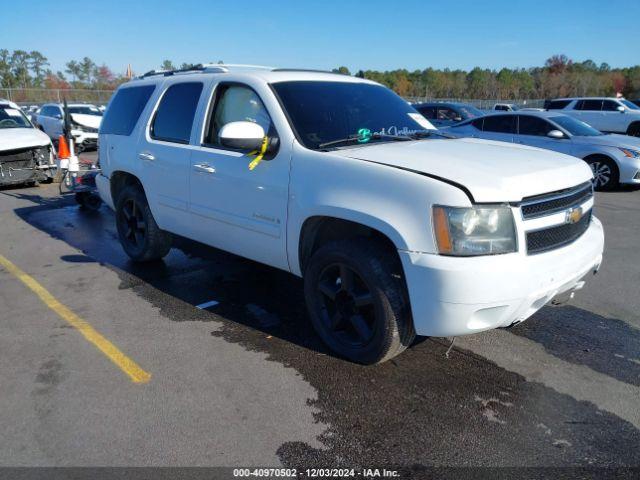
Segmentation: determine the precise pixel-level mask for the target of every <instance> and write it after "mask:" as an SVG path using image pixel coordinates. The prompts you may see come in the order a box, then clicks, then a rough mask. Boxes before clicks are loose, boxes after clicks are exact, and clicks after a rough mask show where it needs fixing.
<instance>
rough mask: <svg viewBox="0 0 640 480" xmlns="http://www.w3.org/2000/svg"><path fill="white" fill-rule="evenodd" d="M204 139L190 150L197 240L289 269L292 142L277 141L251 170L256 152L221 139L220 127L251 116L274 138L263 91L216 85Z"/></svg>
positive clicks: (192, 217) (222, 84)
mask: <svg viewBox="0 0 640 480" xmlns="http://www.w3.org/2000/svg"><path fill="white" fill-rule="evenodd" d="M209 109H210V110H209V114H208V116H207V118H208V119H209V120H208V124H207V125H205V134H204V141H203V145H202V146H201V147H200V148H198V149H196V150H194V151H193V152H192V155H191V171H190V184H191V186H190V189H191V196H190V212H191V221H192V223H193V229H194V231H195V232H196V235H197V238H196V239H197V240H199V241H201V242H203V243H206V244H208V245H211V246H214V247H217V248H220V249H222V250H226V251H229V252H232V253H236V254H238V255H242V256H244V257H247V258H251V259H252V260H256V261H259V262H261V263H265V264H268V265H272V266H274V267H278V268H282V269H285V270H288V268H289V267H288V262H287V255H286V224H287V200H288V188H289V162H290V155H291V148H290V145H279V147H278V148H277V150H275V151H273V152H271V153H269V154H267V155H266V156H265V160H263V161H262V162H261V163H259V164H258V165H257V166H256V167H255V168H254V169H253V170H249V163H251V161H252V159H253V158H255V155H249V154H250V152H247V151H239V150H236V149H229V148H226V147H224V146H223V145H222V144H221V143H220V139H219V137H218V134H219V132H220V129H221V128H222V127H223V126H224V125H226V124H227V123H230V122H236V121H250V122H255V123H258V124H259V125H260V126H261V127H263V129H264V131H265V132H266V134H267V136H269V137H270V143H272V144H273V143H274V141H273V139H274V138H277V132H276V131H275V127H274V126H273V123H272V121H271V117H270V115H269V112H268V111H267V109H266V108H265V106H264V104H263V102H262V100H261V99H260V96H259V95H258V94H257V93H256V92H255V91H254V90H253V89H252V88H250V87H249V86H247V85H244V84H238V83H230V84H225V83H221V84H219V85H217V86H216V89H215V94H214V95H213V98H212V100H211V105H210V107H209Z"/></svg>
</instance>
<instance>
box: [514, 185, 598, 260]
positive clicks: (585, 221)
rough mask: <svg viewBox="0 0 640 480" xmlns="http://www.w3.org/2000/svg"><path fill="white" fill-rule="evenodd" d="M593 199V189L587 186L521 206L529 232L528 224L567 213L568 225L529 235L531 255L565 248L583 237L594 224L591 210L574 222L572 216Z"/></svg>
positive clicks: (550, 195) (536, 231) (567, 190)
mask: <svg viewBox="0 0 640 480" xmlns="http://www.w3.org/2000/svg"><path fill="white" fill-rule="evenodd" d="M592 198H593V186H592V184H591V182H586V183H583V184H581V185H578V186H576V187H573V188H569V189H566V190H562V191H558V192H552V193H547V194H544V195H536V196H535V197H527V198H525V199H524V200H523V202H522V203H521V205H520V209H521V212H522V218H523V219H524V221H525V228H526V226H527V221H528V220H533V219H536V218H541V217H546V216H549V215H554V214H557V213H559V212H566V213H567V219H566V223H562V224H560V225H558V224H557V223H556V225H552V226H549V227H547V228H543V229H539V230H533V231H529V232H527V233H526V243H527V254H529V255H535V254H538V253H543V252H548V251H550V250H555V249H557V248H561V247H564V246H565V245H569V244H570V243H573V242H574V241H576V240H577V239H578V238H580V237H581V236H582V234H583V233H584V232H586V231H587V229H588V228H589V224H590V223H591V215H592V211H591V209H590V210H589V211H588V212H585V213H584V215H583V216H582V218H580V219H579V220H578V221H576V222H571V221H570V218H569V214H570V213H571V212H572V211H573V210H575V209H577V208H578V207H579V206H581V205H582V204H584V203H585V202H586V201H588V200H590V199H592Z"/></svg>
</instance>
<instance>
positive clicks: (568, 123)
mask: <svg viewBox="0 0 640 480" xmlns="http://www.w3.org/2000/svg"><path fill="white" fill-rule="evenodd" d="M550 120H551V121H552V122H555V123H557V124H558V125H560V126H561V127H562V128H564V129H565V130H566V131H567V132H569V133H570V134H571V135H577V136H579V137H597V136H599V135H602V132H600V131H599V130H596V129H595V128H593V127H592V126H591V125H587V124H586V123H584V122H581V121H580V120H576V119H575V118H573V117H568V116H566V115H559V116H557V117H551V118H550Z"/></svg>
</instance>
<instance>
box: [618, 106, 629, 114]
mask: <svg viewBox="0 0 640 480" xmlns="http://www.w3.org/2000/svg"><path fill="white" fill-rule="evenodd" d="M616 110H618V111H619V112H620V113H624V112H626V111H627V109H626V108H624V107H623V106H622V105H618V107H617V108H616Z"/></svg>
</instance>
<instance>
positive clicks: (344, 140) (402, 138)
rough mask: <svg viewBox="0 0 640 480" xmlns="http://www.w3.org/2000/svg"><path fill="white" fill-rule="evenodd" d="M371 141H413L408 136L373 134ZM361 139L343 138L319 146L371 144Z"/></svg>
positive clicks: (353, 136)
mask: <svg viewBox="0 0 640 480" xmlns="http://www.w3.org/2000/svg"><path fill="white" fill-rule="evenodd" d="M369 138H370V139H373V138H388V139H389V140H395V141H399V142H402V141H407V140H408V141H411V140H412V139H411V138H410V137H408V136H406V135H390V134H387V133H372V134H371V137H369ZM360 140H361V137H359V136H358V135H352V136H350V137H347V138H341V139H339V140H332V141H330V142H325V143H321V144H320V145H318V148H325V147H330V146H332V145H338V144H340V143H353V142H360V145H367V143H368V142H369V141H368V140H367V141H366V142H361V141H360Z"/></svg>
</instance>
